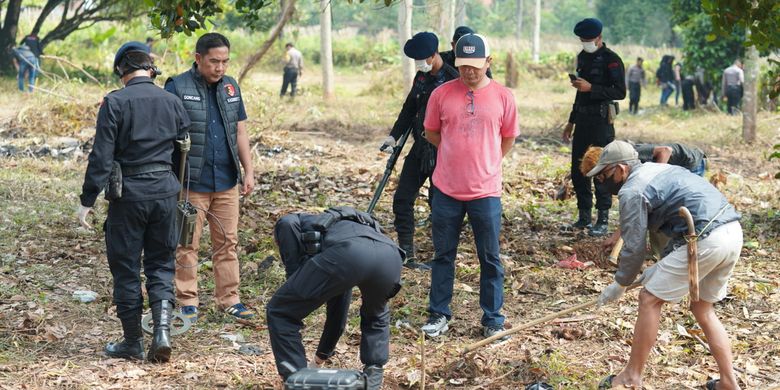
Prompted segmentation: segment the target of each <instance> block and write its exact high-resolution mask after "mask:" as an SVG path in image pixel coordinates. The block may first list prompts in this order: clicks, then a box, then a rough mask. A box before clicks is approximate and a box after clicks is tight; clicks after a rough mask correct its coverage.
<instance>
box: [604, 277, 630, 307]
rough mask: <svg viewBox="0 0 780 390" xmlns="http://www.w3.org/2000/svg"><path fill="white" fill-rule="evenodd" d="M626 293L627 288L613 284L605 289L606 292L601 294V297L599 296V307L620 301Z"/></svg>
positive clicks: (616, 283)
mask: <svg viewBox="0 0 780 390" xmlns="http://www.w3.org/2000/svg"><path fill="white" fill-rule="evenodd" d="M625 292H626V287H625V286H621V285H620V283H618V282H612V284H610V285H609V286H607V288H605V289H604V291H602V292H601V296H599V302H598V306H599V307H601V306H604V305H606V304H608V303H612V302H615V301H617V300H618V299H620V297H621V296H623V294H624V293H625Z"/></svg>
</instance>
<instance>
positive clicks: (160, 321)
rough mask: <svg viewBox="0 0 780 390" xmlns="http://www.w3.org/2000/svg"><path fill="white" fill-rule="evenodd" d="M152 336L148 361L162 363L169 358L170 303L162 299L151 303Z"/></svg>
mask: <svg viewBox="0 0 780 390" xmlns="http://www.w3.org/2000/svg"><path fill="white" fill-rule="evenodd" d="M152 320H153V321H154V338H152V347H151V348H149V361H150V362H158V363H164V362H167V361H168V360H170V359H171V336H170V327H171V303H170V302H168V301H167V300H162V301H159V302H155V303H153V304H152Z"/></svg>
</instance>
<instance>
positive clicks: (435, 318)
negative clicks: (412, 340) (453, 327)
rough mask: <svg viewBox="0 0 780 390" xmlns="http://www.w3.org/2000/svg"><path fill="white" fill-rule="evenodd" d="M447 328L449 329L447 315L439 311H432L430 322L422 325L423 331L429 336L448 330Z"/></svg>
mask: <svg viewBox="0 0 780 390" xmlns="http://www.w3.org/2000/svg"><path fill="white" fill-rule="evenodd" d="M447 329H449V327H448V326H447V317H445V316H443V315H441V314H438V313H431V315H430V317H428V322H426V323H425V325H423V327H422V331H423V332H425V334H426V335H427V336H428V337H436V336H439V335H441V334H442V333H444V332H446V331H447Z"/></svg>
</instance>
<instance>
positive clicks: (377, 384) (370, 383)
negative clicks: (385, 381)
mask: <svg viewBox="0 0 780 390" xmlns="http://www.w3.org/2000/svg"><path fill="white" fill-rule="evenodd" d="M384 371H385V369H384V368H382V366H378V365H376V364H372V365H369V366H365V367H363V373H364V374H366V389H368V390H380V389H381V388H382V375H383V373H384Z"/></svg>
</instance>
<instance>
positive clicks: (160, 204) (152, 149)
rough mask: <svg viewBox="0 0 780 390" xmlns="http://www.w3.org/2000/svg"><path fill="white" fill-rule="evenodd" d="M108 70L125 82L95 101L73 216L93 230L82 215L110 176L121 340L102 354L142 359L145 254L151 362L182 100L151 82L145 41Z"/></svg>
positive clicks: (165, 310)
mask: <svg viewBox="0 0 780 390" xmlns="http://www.w3.org/2000/svg"><path fill="white" fill-rule="evenodd" d="M114 72H115V73H116V74H117V75H118V76H120V77H121V80H122V84H124V86H125V87H124V88H122V89H120V90H117V91H114V92H111V93H109V94H108V95H107V96H106V97H105V98H104V99H103V102H102V103H101V105H100V111H99V112H98V117H97V126H96V130H95V143H94V146H93V148H92V152H90V154H89V165H88V166H87V173H86V175H85V177H84V185H83V187H82V193H81V205H80V206H79V212H78V217H79V222H80V223H81V225H82V226H83V227H85V228H87V229H90V228H91V226H90V225H89V223H88V222H87V216H88V214H89V213H90V212H91V211H92V207H93V205H94V204H95V200H96V199H97V197H98V194H99V193H100V191H102V190H103V189H104V188H105V187H106V183H109V182H111V185H110V186H109V188H108V189H106V198H107V199H109V204H108V217H107V218H106V222H105V224H104V225H103V230H104V231H105V235H106V256H107V257H108V267H109V269H110V270H111V275H112V276H113V278H114V303H115V304H116V313H117V317H119V319H120V320H121V322H122V330H123V332H124V340H123V341H122V342H119V343H109V344H108V346H106V348H105V352H106V354H108V355H109V356H110V357H115V358H127V359H143V358H144V344H143V333H142V332H141V311H142V309H143V296H142V295H141V276H140V273H141V261H142V257H141V252H143V254H144V256H143V269H144V274H145V275H146V291H147V293H148V294H149V306H151V308H152V316H153V318H154V325H155V326H154V338H153V340H152V346H151V349H150V350H149V356H148V357H149V360H151V361H158V362H159V361H168V360H169V359H170V355H171V344H170V339H169V337H168V331H169V329H168V327H169V321H170V317H169V316H170V312H171V309H172V304H173V298H174V294H173V272H174V253H175V250H176V242H177V241H178V237H177V232H176V229H175V228H176V195H177V194H178V192H179V189H180V186H179V181H178V180H177V179H176V176H175V175H174V173H173V170H172V169H171V168H172V165H173V154H174V150H175V141H176V140H177V139H184V138H185V137H186V135H187V128H188V127H189V125H190V120H189V118H188V117H187V113H186V112H185V111H184V107H182V104H181V102H180V101H179V100H178V99H176V98H175V97H173V96H171V95H170V94H169V93H166V92H165V91H163V90H162V89H160V88H159V87H157V86H156V85H154V83H153V82H152V78H153V77H155V76H157V74H158V71H157V68H156V67H154V65H153V62H152V59H151V58H150V57H149V48H148V47H147V46H146V45H144V44H142V43H141V42H128V43H126V44H124V45H122V47H121V48H120V49H119V51H118V52H117V53H116V57H115V58H114ZM117 184H118V185H117ZM120 187H121V189H120Z"/></svg>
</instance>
